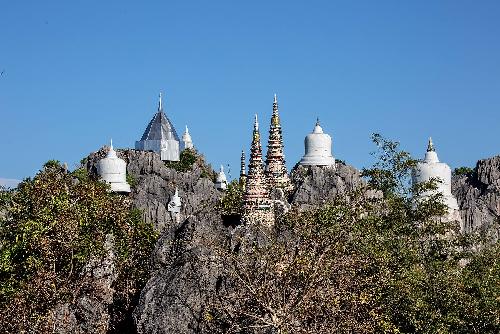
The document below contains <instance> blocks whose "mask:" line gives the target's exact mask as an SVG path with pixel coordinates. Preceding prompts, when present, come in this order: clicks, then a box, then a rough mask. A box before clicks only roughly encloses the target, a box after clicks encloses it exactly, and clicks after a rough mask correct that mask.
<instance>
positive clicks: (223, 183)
mask: <svg viewBox="0 0 500 334" xmlns="http://www.w3.org/2000/svg"><path fill="white" fill-rule="evenodd" d="M215 188H216V189H218V190H226V189H227V178H226V174H225V173H224V166H222V165H221V166H220V171H219V173H218V174H217V178H216V180H215Z"/></svg>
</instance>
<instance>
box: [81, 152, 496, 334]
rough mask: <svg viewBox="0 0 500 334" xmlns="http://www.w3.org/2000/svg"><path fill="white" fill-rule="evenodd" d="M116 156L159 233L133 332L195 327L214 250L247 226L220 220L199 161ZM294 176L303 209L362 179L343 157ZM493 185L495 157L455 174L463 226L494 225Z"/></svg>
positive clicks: (208, 289)
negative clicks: (181, 166) (172, 207)
mask: <svg viewBox="0 0 500 334" xmlns="http://www.w3.org/2000/svg"><path fill="white" fill-rule="evenodd" d="M104 154H105V152H104V150H101V151H99V152H96V153H94V154H92V155H90V156H89V158H88V159H87V165H86V167H87V168H88V170H89V171H90V172H91V173H95V172H96V170H95V166H96V163H97V161H98V159H99V158H101V157H103V156H104ZM118 155H119V156H120V157H121V158H122V159H124V160H125V161H127V173H128V175H129V179H130V180H131V181H133V187H132V188H133V191H132V193H131V194H130V198H131V200H132V201H133V203H134V205H135V206H136V207H137V208H139V209H141V210H143V211H144V219H145V220H146V221H148V222H151V223H153V224H154V226H155V227H156V228H157V229H158V230H159V231H161V236H160V238H159V240H158V242H157V244H156V247H155V250H154V252H153V254H152V259H153V266H152V268H151V277H150V279H149V281H148V282H147V284H146V286H145V287H144V289H143V290H142V292H141V296H140V300H139V303H138V306H137V307H136V309H135V311H134V321H135V328H134V329H133V331H137V332H138V333H144V334H145V333H198V332H200V330H201V329H202V326H203V319H204V317H206V316H207V314H206V307H207V306H208V305H210V304H211V303H212V301H214V299H215V298H216V297H217V296H216V291H217V284H218V280H219V279H220V276H221V273H222V270H223V268H222V267H221V266H222V261H221V260H220V257H219V255H220V253H219V250H220V249H229V248H230V247H231V246H230V245H231V242H232V239H233V240H234V236H235V235H239V236H241V235H245V234H247V233H246V232H247V231H246V229H247V227H246V226H241V225H240V226H237V227H231V226H224V224H223V220H222V217H221V215H220V213H219V212H218V210H217V208H216V207H217V203H218V201H219V199H220V198H221V196H222V193H220V192H219V191H217V190H215V189H214V184H213V182H212V180H211V179H209V178H206V177H203V170H202V168H200V166H199V165H196V164H195V165H194V166H193V170H192V171H190V172H186V173H182V172H177V171H175V170H173V169H171V168H168V167H167V166H166V165H165V163H164V162H162V161H161V160H160V158H159V156H158V155H157V154H155V153H152V152H142V151H135V150H124V151H120V150H119V151H118ZM292 182H293V184H294V185H295V190H294V191H293V192H292V194H291V195H290V198H289V200H290V202H291V203H292V205H294V206H296V207H299V208H300V209H302V210H307V209H309V208H311V207H313V206H315V205H319V204H322V203H325V202H328V201H330V200H332V199H333V198H335V197H336V196H339V195H341V194H342V193H345V192H346V191H349V190H354V189H356V188H357V187H359V186H361V185H363V180H362V179H361V177H360V173H359V171H358V170H356V169H355V168H353V167H351V166H348V165H346V164H343V163H338V164H337V166H336V169H329V168H321V167H302V166H298V167H296V168H295V169H294V171H293V172H292ZM176 187H178V189H179V195H180V197H181V199H182V202H183V206H182V211H181V219H180V220H179V221H178V222H177V221H176V220H174V219H173V217H171V215H170V214H169V213H168V212H167V211H166V207H167V203H168V201H169V200H170V198H171V196H172V195H173V193H174V191H175V188H176ZM499 191H500V157H495V158H492V159H486V160H481V161H479V162H478V164H477V167H476V170H475V173H473V174H472V175H468V176H456V177H454V178H453V192H454V194H455V196H456V197H457V199H458V201H459V205H460V208H461V214H462V219H463V221H464V226H465V228H466V230H472V229H476V228H482V229H491V227H492V226H494V222H495V221H496V219H497V217H498V215H499V213H500V196H499ZM496 231H497V232H496V233H498V230H496ZM103 313H105V311H103ZM103 317H105V315H103Z"/></svg>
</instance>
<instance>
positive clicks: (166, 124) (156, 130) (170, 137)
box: [135, 93, 180, 161]
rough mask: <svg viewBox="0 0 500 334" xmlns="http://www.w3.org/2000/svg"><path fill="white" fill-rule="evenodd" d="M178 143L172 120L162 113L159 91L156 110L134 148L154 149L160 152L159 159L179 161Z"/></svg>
mask: <svg viewBox="0 0 500 334" xmlns="http://www.w3.org/2000/svg"><path fill="white" fill-rule="evenodd" d="M179 144H180V141H179V137H178V136H177V132H176V131H175V128H174V126H173V125H172V122H170V120H169V119H168V117H167V116H166V115H165V114H164V113H163V105H162V97H161V93H160V101H159V103H158V111H157V112H156V114H155V115H154V117H153V119H152V120H151V121H150V122H149V124H148V126H147V128H146V131H144V134H143V135H142V138H141V140H139V141H136V142H135V149H136V150H141V151H154V152H156V153H158V154H160V158H161V160H166V161H179Z"/></svg>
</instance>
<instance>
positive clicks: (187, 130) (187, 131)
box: [186, 125, 189, 133]
mask: <svg viewBox="0 0 500 334" xmlns="http://www.w3.org/2000/svg"><path fill="white" fill-rule="evenodd" d="M186 133H189V129H188V126H187V125H186Z"/></svg>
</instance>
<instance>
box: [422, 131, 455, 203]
mask: <svg viewBox="0 0 500 334" xmlns="http://www.w3.org/2000/svg"><path fill="white" fill-rule="evenodd" d="M431 178H433V179H438V180H439V181H440V182H438V183H437V184H436V186H437V189H436V190H434V191H429V192H428V193H424V194H422V196H423V197H425V196H428V195H431V194H432V193H433V192H440V193H441V194H443V196H444V203H445V204H446V205H447V206H448V208H450V209H458V203H457V200H456V198H455V197H454V196H453V194H452V193H451V168H450V167H449V166H448V165H447V164H445V163H443V162H439V158H438V155H437V153H436V151H435V150H434V145H433V144H432V139H431V138H429V144H428V147H427V152H426V153H425V158H424V160H423V161H421V162H418V163H417V166H416V167H415V169H414V170H413V173H412V182H413V184H418V183H424V182H428V181H429V180H430V179H431Z"/></svg>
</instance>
